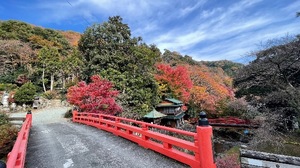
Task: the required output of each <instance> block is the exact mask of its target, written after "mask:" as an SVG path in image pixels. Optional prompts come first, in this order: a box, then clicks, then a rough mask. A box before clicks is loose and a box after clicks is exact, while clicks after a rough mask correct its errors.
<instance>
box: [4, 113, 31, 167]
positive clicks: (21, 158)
mask: <svg viewBox="0 0 300 168" xmlns="http://www.w3.org/2000/svg"><path fill="white" fill-rule="evenodd" d="M31 124H32V114H31V112H30V111H29V112H28V113H27V115H26V119H25V121H24V122H23V125H22V127H21V129H20V131H19V133H18V137H17V139H16V142H15V144H14V146H13V149H12V151H11V152H10V153H9V154H8V155H7V161H6V167H7V168H23V167H24V164H25V157H26V150H27V143H28V137H29V132H30V128H31Z"/></svg>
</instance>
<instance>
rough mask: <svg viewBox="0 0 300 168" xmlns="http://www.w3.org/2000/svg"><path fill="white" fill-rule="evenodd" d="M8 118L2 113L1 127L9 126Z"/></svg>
mask: <svg viewBox="0 0 300 168" xmlns="http://www.w3.org/2000/svg"><path fill="white" fill-rule="evenodd" d="M8 123H9V121H8V116H7V115H6V114H5V113H0V125H4V124H8Z"/></svg>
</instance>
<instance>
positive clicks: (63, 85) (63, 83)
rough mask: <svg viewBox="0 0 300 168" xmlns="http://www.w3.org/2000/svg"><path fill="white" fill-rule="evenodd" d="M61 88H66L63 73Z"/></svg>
mask: <svg viewBox="0 0 300 168" xmlns="http://www.w3.org/2000/svg"><path fill="white" fill-rule="evenodd" d="M62 88H63V89H64V88H66V77H65V75H63V77H62Z"/></svg>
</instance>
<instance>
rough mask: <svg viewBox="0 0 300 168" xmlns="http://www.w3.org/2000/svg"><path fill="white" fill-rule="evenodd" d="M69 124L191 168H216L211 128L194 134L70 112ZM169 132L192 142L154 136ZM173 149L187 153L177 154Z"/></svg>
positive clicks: (179, 152) (141, 123) (200, 128)
mask: <svg viewBox="0 0 300 168" xmlns="http://www.w3.org/2000/svg"><path fill="white" fill-rule="evenodd" d="M73 122H78V123H82V124H86V125H90V126H94V127H96V128H99V129H102V130H105V131H108V132H111V133H113V134H115V135H117V136H121V137H123V138H126V139H129V140H131V141H133V142H136V143H137V144H139V145H140V146H142V147H144V148H147V149H151V150H154V151H156V152H159V153H161V154H164V155H166V156H168V157H170V158H173V159H175V160H178V161H180V162H182V163H185V164H187V165H189V166H191V167H193V168H216V165H215V163H214V159H213V151H212V127H211V126H208V127H199V126H198V127H197V133H193V132H188V131H183V130H179V129H174V128H170V127H165V126H160V125H156V124H150V123H146V122H141V121H136V120H132V119H127V118H121V117H115V116H108V115H103V114H90V113H84V112H77V111H73ZM157 129H158V130H162V131H169V132H172V133H176V134H181V135H184V136H190V137H192V138H193V139H194V141H193V142H190V141H186V140H184V139H180V138H175V137H172V136H170V135H166V134H163V133H159V132H157ZM176 147H178V148H181V149H185V150H188V151H190V152H189V153H186V152H182V151H179V150H178V149H176Z"/></svg>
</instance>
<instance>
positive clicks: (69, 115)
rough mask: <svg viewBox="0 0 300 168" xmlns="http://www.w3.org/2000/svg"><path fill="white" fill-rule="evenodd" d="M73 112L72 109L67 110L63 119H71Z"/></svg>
mask: <svg viewBox="0 0 300 168" xmlns="http://www.w3.org/2000/svg"><path fill="white" fill-rule="evenodd" d="M72 112H73V110H72V109H70V110H68V111H67V112H66V113H65V115H64V117H65V118H72V117H73V113H72Z"/></svg>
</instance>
